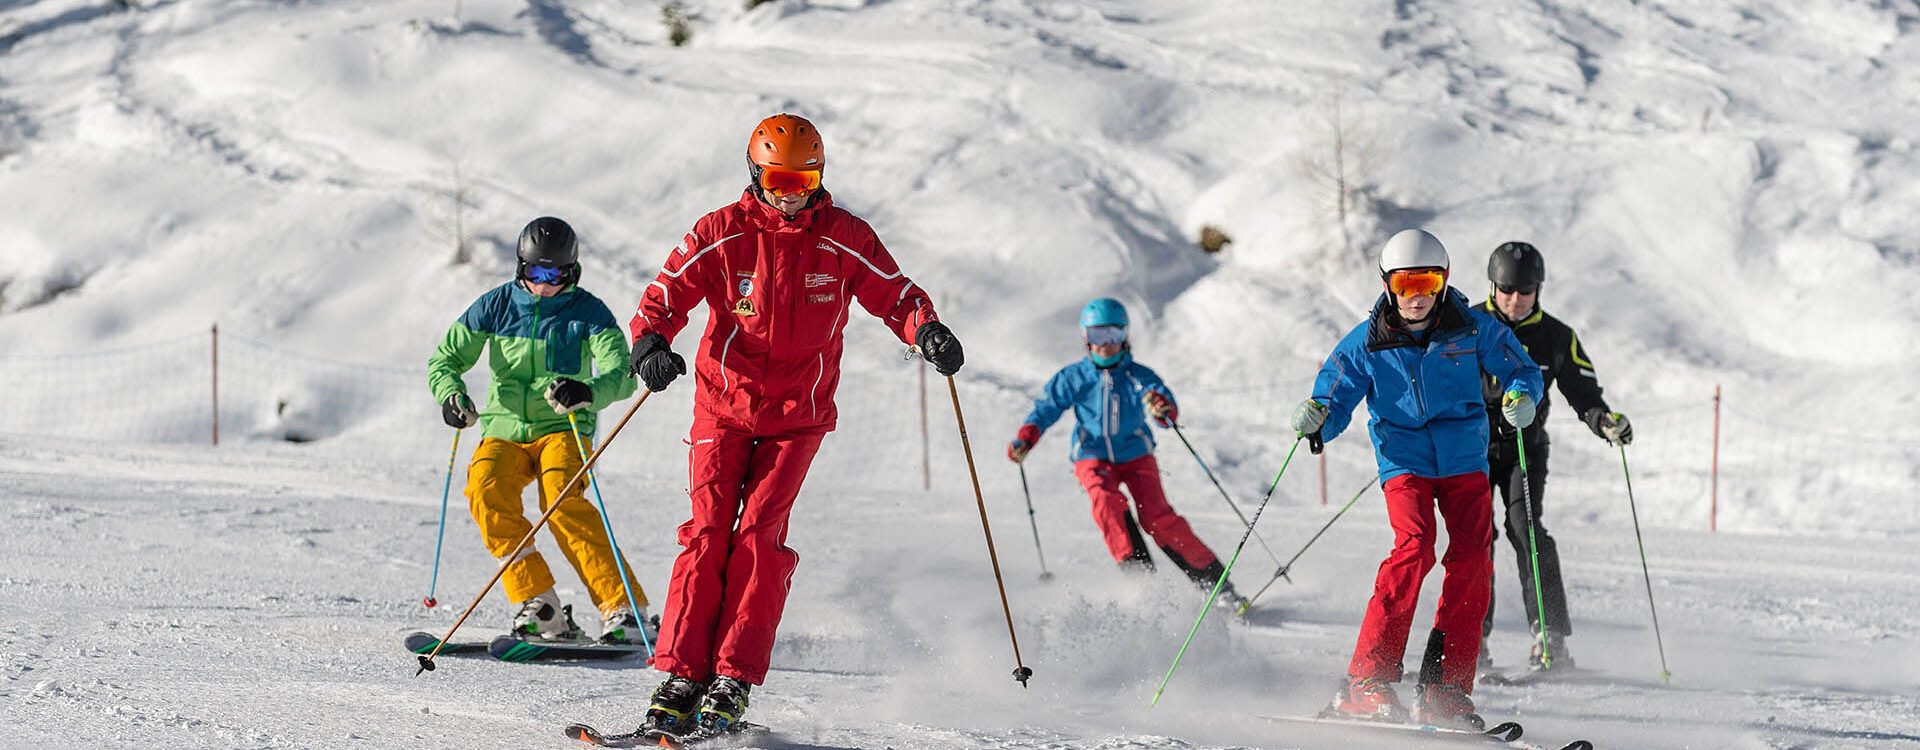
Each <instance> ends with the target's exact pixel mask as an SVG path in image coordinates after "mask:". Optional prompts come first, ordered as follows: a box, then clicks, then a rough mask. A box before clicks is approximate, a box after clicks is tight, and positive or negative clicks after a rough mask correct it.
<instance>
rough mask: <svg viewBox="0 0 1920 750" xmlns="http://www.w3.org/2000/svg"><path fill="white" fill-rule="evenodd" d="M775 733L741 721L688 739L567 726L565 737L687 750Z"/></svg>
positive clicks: (596, 743)
mask: <svg viewBox="0 0 1920 750" xmlns="http://www.w3.org/2000/svg"><path fill="white" fill-rule="evenodd" d="M772 731H773V730H772V729H770V728H768V727H767V726H766V725H764V724H755V723H753V722H748V721H738V722H734V723H733V724H730V725H728V726H727V728H725V729H722V730H719V731H717V732H703V731H698V730H696V731H695V732H694V733H692V734H686V735H679V734H673V733H670V732H663V731H660V730H658V729H636V730H634V731H631V732H627V733H625V734H602V733H601V732H600V730H597V729H594V728H593V727H590V726H587V725H585V724H568V725H567V728H566V729H565V730H563V733H564V734H566V735H567V737H568V738H569V739H572V740H575V741H578V742H581V743H585V744H588V745H592V746H595V747H667V748H675V749H676V750H685V749H687V748H703V747H705V748H722V747H731V746H732V745H733V744H735V743H738V742H745V741H747V740H748V739H750V738H752V737H757V736H759V735H763V734H768V733H770V732H772Z"/></svg>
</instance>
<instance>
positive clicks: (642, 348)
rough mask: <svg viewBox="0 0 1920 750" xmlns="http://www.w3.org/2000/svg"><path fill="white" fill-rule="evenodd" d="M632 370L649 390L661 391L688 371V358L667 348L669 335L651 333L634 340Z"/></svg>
mask: <svg viewBox="0 0 1920 750" xmlns="http://www.w3.org/2000/svg"><path fill="white" fill-rule="evenodd" d="M631 371H632V372H633V374H634V376H635V377H638V378H640V382H642V383H646V384H647V390H649V391H653V392H654V393H659V392H661V391H664V390H666V389H667V384H669V383H672V382H673V379H674V378H677V377H680V376H681V375H682V374H685V373H686V371H687V360H685V359H683V358H681V356H680V355H678V354H674V353H673V350H672V349H668V348H667V337H665V336H662V335H660V334H657V333H649V334H647V335H645V336H641V337H640V340H639V341H635V342H633V366H632V368H631Z"/></svg>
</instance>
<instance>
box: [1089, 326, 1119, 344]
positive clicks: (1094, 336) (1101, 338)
mask: <svg viewBox="0 0 1920 750" xmlns="http://www.w3.org/2000/svg"><path fill="white" fill-rule="evenodd" d="M1124 343H1127V327H1126V326H1090V327H1088V328H1087V344H1089V345H1091V346H1119V345H1121V344H1124Z"/></svg>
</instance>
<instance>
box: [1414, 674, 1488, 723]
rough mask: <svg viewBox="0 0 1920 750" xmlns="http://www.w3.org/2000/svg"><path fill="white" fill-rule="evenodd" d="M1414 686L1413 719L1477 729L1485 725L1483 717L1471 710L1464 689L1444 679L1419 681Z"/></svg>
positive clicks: (1471, 702)
mask: <svg viewBox="0 0 1920 750" xmlns="http://www.w3.org/2000/svg"><path fill="white" fill-rule="evenodd" d="M1417 690H1418V691H1419V697H1418V699H1417V700H1415V701H1414V705H1415V706H1416V709H1415V710H1414V715H1413V719H1414V721H1418V722H1420V723H1422V724H1426V725H1428V726H1435V727H1440V728H1442V729H1465V730H1472V731H1475V732H1478V731H1480V730H1483V729H1486V728H1487V722H1486V720H1485V719H1482V718H1480V714H1477V713H1474V708H1473V699H1472V698H1469V697H1467V691H1465V690H1461V689H1460V688H1458V687H1455V686H1453V685H1448V684H1446V683H1421V684H1420V686H1419V688H1417Z"/></svg>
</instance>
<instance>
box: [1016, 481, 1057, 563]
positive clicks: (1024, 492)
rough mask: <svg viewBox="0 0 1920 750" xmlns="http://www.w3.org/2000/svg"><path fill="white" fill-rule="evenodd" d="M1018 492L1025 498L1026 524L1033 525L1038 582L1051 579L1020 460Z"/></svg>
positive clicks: (1038, 523)
mask: <svg viewBox="0 0 1920 750" xmlns="http://www.w3.org/2000/svg"><path fill="white" fill-rule="evenodd" d="M1018 465H1019V467H1020V494H1022V495H1025V496H1026V498H1027V525H1029V526H1032V527H1033V551H1034V552H1036V553H1038V554H1039V555H1040V582H1041V583H1046V582H1047V581H1051V580H1053V574H1052V573H1048V572H1047V552H1046V550H1043V549H1040V522H1039V521H1036V520H1034V518H1033V491H1032V490H1029V489H1027V464H1026V462H1024V461H1023V462H1020V463H1019V464H1018Z"/></svg>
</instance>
